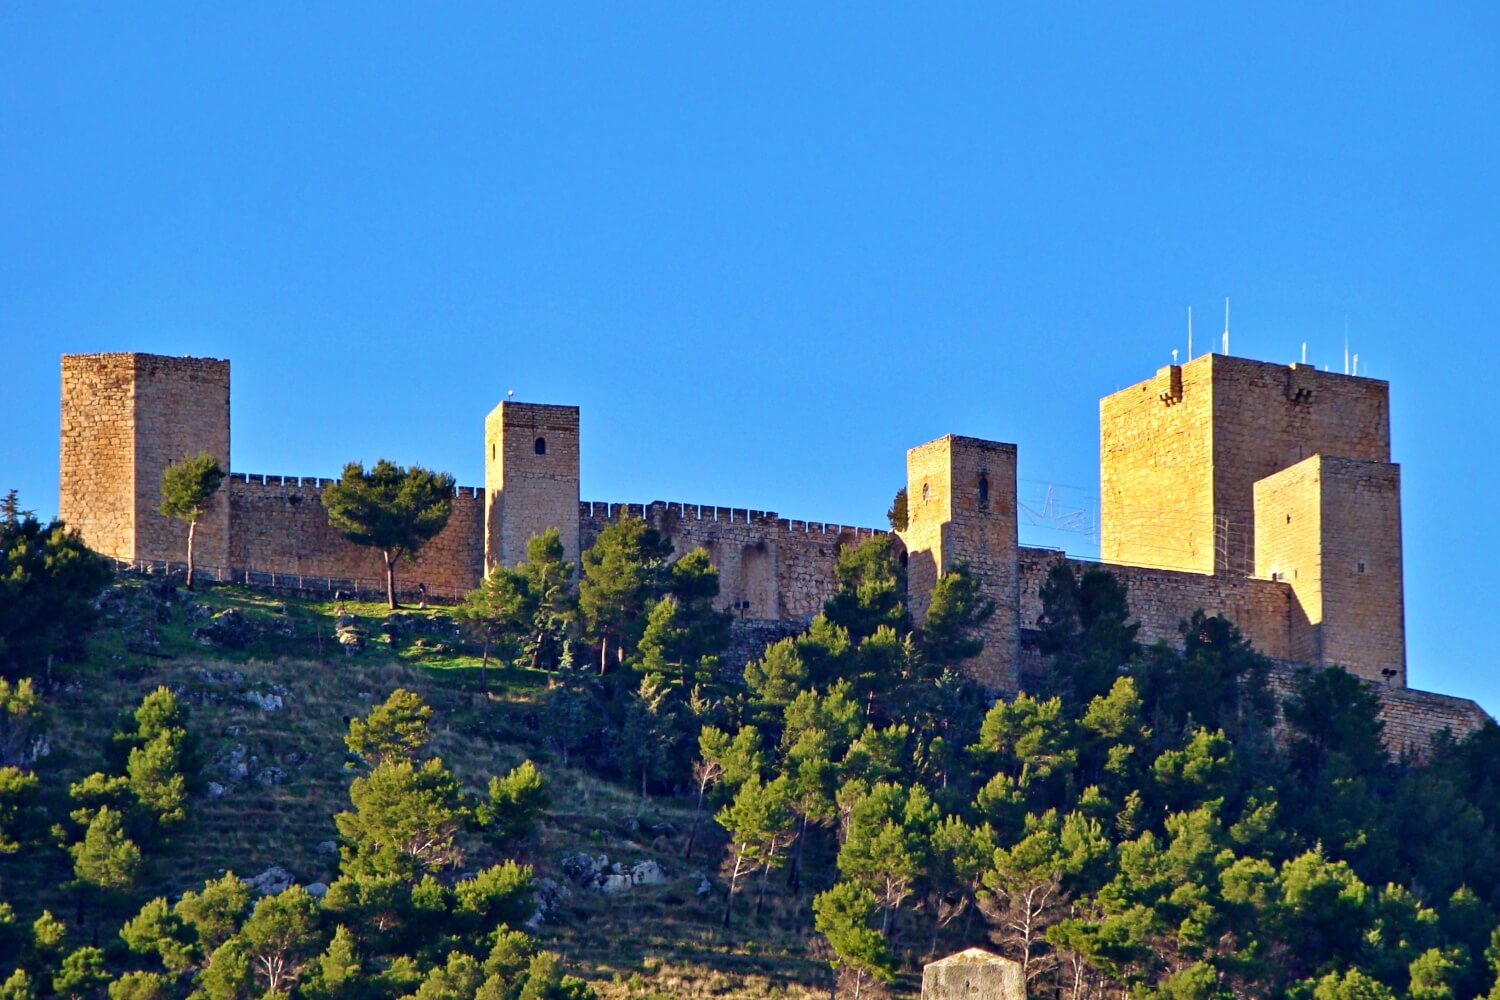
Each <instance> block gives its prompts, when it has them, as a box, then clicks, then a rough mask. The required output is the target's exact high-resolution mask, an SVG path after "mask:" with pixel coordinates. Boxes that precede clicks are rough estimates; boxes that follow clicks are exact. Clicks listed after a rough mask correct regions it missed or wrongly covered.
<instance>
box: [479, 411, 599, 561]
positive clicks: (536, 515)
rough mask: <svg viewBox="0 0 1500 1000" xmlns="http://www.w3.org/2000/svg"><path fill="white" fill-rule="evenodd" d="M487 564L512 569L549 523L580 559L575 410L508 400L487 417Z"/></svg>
mask: <svg viewBox="0 0 1500 1000" xmlns="http://www.w3.org/2000/svg"><path fill="white" fill-rule="evenodd" d="M484 488H485V508H484V565H485V568H486V570H488V569H490V568H492V567H495V566H502V565H503V566H514V565H515V564H516V563H519V562H523V561H524V560H525V559H526V543H527V542H528V541H530V539H531V537H532V536H533V535H536V534H540V533H541V532H542V531H545V530H546V529H548V528H556V529H557V530H558V531H559V532H560V533H561V535H562V544H563V553H564V555H565V556H566V558H567V559H568V560H570V561H574V562H576V561H577V559H578V407H576V406H549V405H544V404H541V403H516V402H512V401H510V400H506V401H505V402H503V403H501V404H500V405H499V406H497V407H495V408H494V409H493V410H491V411H490V415H489V416H488V417H486V418H485V421H484Z"/></svg>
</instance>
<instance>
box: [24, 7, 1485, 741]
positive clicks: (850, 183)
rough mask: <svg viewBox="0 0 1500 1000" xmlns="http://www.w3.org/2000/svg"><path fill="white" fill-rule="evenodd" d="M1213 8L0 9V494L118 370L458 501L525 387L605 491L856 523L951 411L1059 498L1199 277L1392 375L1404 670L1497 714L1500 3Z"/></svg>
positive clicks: (1177, 327)
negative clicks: (92, 363)
mask: <svg viewBox="0 0 1500 1000" xmlns="http://www.w3.org/2000/svg"><path fill="white" fill-rule="evenodd" d="M1307 6H1317V7H1318V9H1317V10H1309V9H1304V8H1305V7H1307ZM1201 7H1202V9H1199V10H1188V9H1185V7H1184V5H1173V6H1165V5H1148V4H1133V5H1119V6H1086V5H1078V6H1071V7H1067V8H1063V7H1057V6H1056V5H1054V8H1053V9H1049V10H1031V11H1029V12H1024V11H1023V12H1016V11H1009V10H1001V9H1000V5H975V6H972V7H963V6H953V5H945V6H944V8H943V11H942V12H941V13H936V12H934V10H933V9H931V8H930V6H929V7H925V8H921V9H918V8H915V7H905V8H903V7H897V6H894V5H879V4H873V5H872V4H858V5H855V4H850V5H843V6H835V5H806V4H796V5H779V4H757V5H741V6H739V7H735V8H730V7H728V6H727V5H693V6H689V5H686V4H682V5H612V6H599V7H590V6H573V7H569V8H566V9H564V8H563V7H562V6H561V5H533V8H534V9H532V10H530V11H528V10H521V9H516V8H514V7H506V8H499V7H498V6H497V5H475V6H464V5H461V4H444V5H424V6H421V7H416V6H406V7H402V6H396V5H379V4H368V5H359V6H354V5H345V6H335V5H321V6H318V7H315V8H309V7H306V6H300V5H299V6H285V5H269V4H267V5H248V4H245V5H202V4H180V5H174V4H152V5H138V6H126V5H118V6H114V7H88V8H85V7H83V6H78V5H73V6H63V5H9V6H6V7H4V8H0V137H3V138H0V345H3V347H4V352H3V355H0V356H3V358H4V362H5V363H4V366H3V371H4V378H3V386H4V391H3V393H0V420H3V428H4V430H3V431H0V488H5V487H12V486H13V487H16V488H18V489H20V491H21V493H22V499H23V501H24V502H25V504H26V505H27V506H31V507H35V508H38V509H39V510H41V511H42V512H44V513H51V512H53V511H55V509H56V502H57V426H58V416H57V389H58V356H59V355H60V354H62V353H64V352H75V351H79V352H81V351H100V350H143V351H154V352H159V353H166V354H198V355H211V356H220V357H229V358H231V359H232V361H233V373H234V386H233V420H234V426H233V435H234V441H233V464H234V466H235V467H236V469H238V470H241V471H259V472H270V473H281V474H300V475H325V476H326V475H334V474H336V473H337V471H338V469H339V468H340V466H341V465H342V463H343V462H345V461H346V460H349V459H353V458H358V459H365V460H372V459H374V458H377V457H380V456H388V457H391V458H393V459H396V460H398V461H402V462H420V463H422V464H426V465H431V466H437V467H440V468H443V469H448V470H451V471H452V472H454V473H455V474H456V475H457V476H458V477H459V481H460V482H464V483H478V482H480V481H481V461H482V457H481V456H482V431H481V422H482V418H483V415H484V413H485V412H486V411H487V410H488V409H489V408H490V407H492V406H493V405H494V403H495V402H497V401H498V400H499V399H501V398H502V397H503V396H504V394H505V392H506V391H507V390H508V389H515V391H516V395H517V398H519V399H528V400H534V401H547V402H571V403H578V404H580V405H581V406H582V407H583V420H584V435H585V439H584V458H583V492H584V495H585V497H586V498H597V499H610V500H632V501H637V500H650V499H654V498H664V499H681V500H686V501H691V502H703V503H718V504H725V505H734V506H754V507H760V508H766V509H774V510H778V511H780V512H781V513H782V514H784V515H787V516H791V517H799V518H807V519H816V520H829V521H843V522H847V523H855V524H869V525H878V524H880V523H881V522H882V515H883V512H884V510H885V508H886V505H887V503H888V501H889V499H890V495H891V493H892V492H893V491H894V489H895V488H896V487H897V486H898V485H900V483H901V480H902V478H903V475H904V473H903V454H904V450H905V449H906V448H907V447H909V446H911V445H913V444H917V443H920V442H922V441H924V440H927V439H929V438H932V437H935V436H938V435H940V434H943V433H948V432H954V433H962V434H970V435H975V436H980V437H988V438H996V439H1000V440H1006V441H1015V442H1018V443H1019V444H1020V455H1021V475H1022V477H1023V479H1024V480H1026V482H1025V483H1023V495H1026V494H1027V493H1028V492H1029V493H1030V495H1031V496H1032V498H1033V499H1040V497H1041V496H1042V495H1043V494H1044V493H1045V489H1046V487H1045V485H1044V484H1047V483H1052V484H1058V485H1060V486H1062V487H1064V489H1061V490H1060V491H1058V493H1057V496H1058V498H1059V501H1060V502H1061V503H1062V504H1064V505H1065V506H1070V505H1076V506H1087V503H1088V501H1087V498H1088V497H1091V496H1092V495H1094V494H1095V493H1097V489H1098V473H1097V459H1098V427H1097V414H1098V410H1097V400H1098V397H1099V396H1101V395H1103V394H1105V393H1107V392H1110V391H1113V390H1114V389H1116V388H1118V387H1121V386H1124V385H1127V384H1130V383H1132V382H1135V381H1138V380H1139V379H1141V378H1143V377H1145V376H1147V375H1149V374H1150V373H1151V372H1153V371H1154V370H1155V369H1156V368H1157V367H1159V366H1160V365H1162V364H1165V363H1167V362H1169V361H1170V352H1171V349H1172V348H1174V347H1176V348H1182V347H1184V346H1185V344H1184V340H1185V335H1184V314H1185V310H1186V309H1187V307H1189V306H1192V307H1193V308H1194V312H1195V316H1197V317H1198V330H1199V331H1200V333H1199V336H1200V337H1205V336H1206V335H1208V334H1209V333H1211V332H1216V331H1217V330H1218V328H1219V326H1220V325H1221V311H1222V307H1223V297H1224V296H1226V295H1228V296H1231V297H1232V300H1233V334H1232V347H1233V350H1234V352H1235V353H1237V354H1247V355H1251V356H1254V357H1259V358H1263V359H1267V360H1275V361H1291V360H1294V359H1295V358H1296V357H1297V356H1298V354H1299V352H1300V345H1301V344H1302V343H1303V342H1304V341H1305V342H1307V344H1308V352H1309V360H1311V361H1314V362H1316V363H1318V364H1325V363H1326V364H1332V365H1333V366H1334V367H1335V368H1339V367H1341V366H1342V352H1343V335H1344V327H1345V323H1346V321H1347V323H1348V328H1349V333H1350V340H1351V343H1352V345H1353V349H1354V350H1356V351H1358V353H1359V354H1360V359H1361V372H1362V373H1368V374H1372V375H1374V376H1376V377H1379V378H1385V379H1389V380H1390V381H1391V383H1392V389H1391V393H1392V411H1393V435H1394V441H1393V452H1394V457H1395V459H1396V460H1397V461H1399V462H1401V463H1402V465H1403V484H1404V494H1403V502H1404V510H1405V527H1404V531H1405V541H1406V594H1407V624H1408V632H1409V658H1410V662H1411V679H1412V683H1413V685H1414V686H1419V687H1424V688H1428V689H1432V690H1440V691H1446V692H1450V693H1455V694H1463V695H1467V696H1470V697H1475V698H1477V699H1479V700H1480V702H1481V703H1482V704H1484V705H1485V706H1486V708H1488V709H1489V710H1490V711H1491V712H1500V671H1497V669H1496V667H1497V665H1500V664H1497V655H1496V652H1497V645H1500V643H1497V640H1496V632H1495V628H1494V625H1493V623H1492V620H1491V619H1490V617H1489V616H1490V614H1492V613H1493V609H1492V605H1493V603H1494V597H1495V590H1496V588H1495V585H1494V583H1493V578H1492V577H1491V575H1490V572H1491V571H1490V569H1489V564H1490V563H1491V561H1492V556H1493V553H1494V550H1495V548H1496V545H1497V542H1500V526H1497V524H1496V515H1497V499H1496V497H1497V494H1500V489H1497V487H1500V473H1497V471H1496V468H1495V461H1494V460H1495V458H1496V457H1497V455H1500V448H1497V445H1496V443H1495V442H1496V439H1497V437H1500V417H1497V416H1496V407H1495V406H1494V391H1495V390H1494V386H1495V383H1496V378H1497V375H1500V348H1497V346H1496V339H1497V338H1496V334H1495V333H1494V331H1493V327H1494V326H1495V324H1496V321H1495V319H1494V317H1493V312H1494V305H1495V301H1494V300H1495V298H1496V295H1495V291H1496V282H1495V276H1496V274H1497V273H1500V268H1497V265H1500V250H1497V245H1500V244H1497V240H1496V231H1497V223H1500V186H1497V183H1496V180H1495V178H1496V162H1497V159H1500V156H1497V154H1500V114H1497V112H1496V108H1497V107H1500V14H1497V8H1495V7H1494V6H1493V5H1485V4H1473V5H1467V6H1466V5H1423V7H1424V9H1420V10H1419V9H1417V8H1416V7H1414V6H1412V5H1370V4H1361V5H1357V6H1355V5H1348V6H1334V5H1283V6H1277V5H1271V4H1260V5H1254V6H1248V5H1247V6H1234V5H1201ZM1202 346H1203V343H1202V341H1201V340H1200V341H1199V347H1200V348H1201V347H1202ZM1027 540H1029V541H1034V542H1042V543H1050V544H1057V545H1061V546H1064V547H1067V548H1069V549H1072V550H1075V551H1080V552H1084V553H1087V552H1089V551H1090V543H1089V539H1088V537H1087V536H1086V535H1077V534H1057V533H1047V532H1040V531H1037V530H1031V531H1030V532H1029V535H1028V536H1027Z"/></svg>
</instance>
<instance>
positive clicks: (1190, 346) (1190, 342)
mask: <svg viewBox="0 0 1500 1000" xmlns="http://www.w3.org/2000/svg"><path fill="white" fill-rule="evenodd" d="M1187 359H1188V360H1189V361H1191V360H1193V307H1192V306H1188V356H1187Z"/></svg>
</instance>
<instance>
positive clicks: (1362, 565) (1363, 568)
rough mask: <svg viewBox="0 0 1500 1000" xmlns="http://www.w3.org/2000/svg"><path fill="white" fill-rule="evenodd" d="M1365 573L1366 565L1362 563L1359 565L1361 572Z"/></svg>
mask: <svg viewBox="0 0 1500 1000" xmlns="http://www.w3.org/2000/svg"><path fill="white" fill-rule="evenodd" d="M1364 571H1365V564H1364V563H1360V564H1359V572H1361V573H1363V572H1364Z"/></svg>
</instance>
